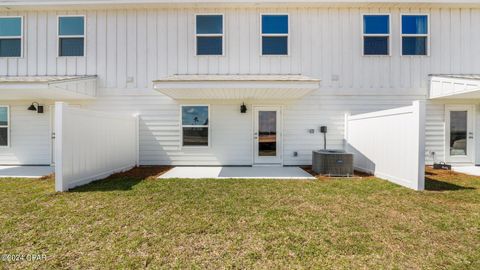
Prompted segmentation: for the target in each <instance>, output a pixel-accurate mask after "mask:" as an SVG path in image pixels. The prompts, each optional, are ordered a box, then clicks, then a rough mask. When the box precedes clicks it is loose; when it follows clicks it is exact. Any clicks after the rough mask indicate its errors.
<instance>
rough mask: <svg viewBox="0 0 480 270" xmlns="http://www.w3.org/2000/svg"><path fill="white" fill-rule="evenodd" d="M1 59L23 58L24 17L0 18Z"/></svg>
mask: <svg viewBox="0 0 480 270" xmlns="http://www.w3.org/2000/svg"><path fill="white" fill-rule="evenodd" d="M0 57H23V17H21V16H0Z"/></svg>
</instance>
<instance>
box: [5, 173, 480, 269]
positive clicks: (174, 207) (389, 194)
mask: <svg viewBox="0 0 480 270" xmlns="http://www.w3.org/2000/svg"><path fill="white" fill-rule="evenodd" d="M162 170H163V169H162V168H158V167H153V168H144V169H136V170H134V171H132V172H129V173H126V174H120V175H116V176H113V177H111V178H109V179H107V180H103V181H99V182H96V183H92V184H90V185H87V186H84V187H81V188H78V189H75V190H74V191H72V192H68V193H55V192H54V190H53V180H52V179H44V180H29V179H1V180H0V204H1V205H2V211H1V213H0V233H1V239H0V254H45V255H46V256H47V257H46V260H42V261H36V262H29V261H20V262H0V268H16V269H25V268H35V269H38V268H39V269H51V268H74V269H85V268H111V269H120V268H213V269H218V268H248V269H250V268H262V269H277V268H289V269H291V268H317V269H318V268H328V269H331V268H335V269H358V268H360V269H371V268H372V269H379V268H380V269H382V268H383V269H405V268H407V269H480V192H479V189H480V178H478V177H471V176H466V175H462V174H452V173H445V172H441V171H432V170H429V171H428V180H427V188H428V189H429V190H427V191H424V192H415V191H411V190H408V189H405V188H402V187H399V186H396V185H394V184H391V183H388V182H386V181H383V180H379V179H375V178H373V177H370V178H356V179H319V180H317V181H299V180H292V181H287V180H285V181H283V180H185V179H178V180H158V179H156V178H155V177H152V176H151V175H156V174H158V173H161V172H162ZM149 176H150V177H149Z"/></svg>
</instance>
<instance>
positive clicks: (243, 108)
mask: <svg viewBox="0 0 480 270" xmlns="http://www.w3.org/2000/svg"><path fill="white" fill-rule="evenodd" d="M246 112H247V106H246V105H245V102H244V103H243V104H242V105H241V106H240V113H246Z"/></svg>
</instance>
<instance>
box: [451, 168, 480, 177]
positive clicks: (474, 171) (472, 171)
mask: <svg viewBox="0 0 480 270" xmlns="http://www.w3.org/2000/svg"><path fill="white" fill-rule="evenodd" d="M452 171H454V172H459V173H464V174H469V175H474V176H480V166H455V167H452Z"/></svg>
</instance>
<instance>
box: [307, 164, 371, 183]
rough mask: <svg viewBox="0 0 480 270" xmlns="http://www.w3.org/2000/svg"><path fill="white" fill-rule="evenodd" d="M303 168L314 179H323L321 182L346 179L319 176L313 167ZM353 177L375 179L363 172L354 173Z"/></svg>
mask: <svg viewBox="0 0 480 270" xmlns="http://www.w3.org/2000/svg"><path fill="white" fill-rule="evenodd" d="M301 168H302V169H303V170H304V171H306V172H307V173H309V174H311V175H312V176H313V177H315V178H317V179H321V180H326V179H332V178H345V177H331V176H328V175H322V174H317V173H316V172H314V171H313V170H312V166H302V167H301ZM351 177H354V178H370V177H372V178H373V175H371V174H368V173H365V172H361V171H354V174H353V176H351Z"/></svg>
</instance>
